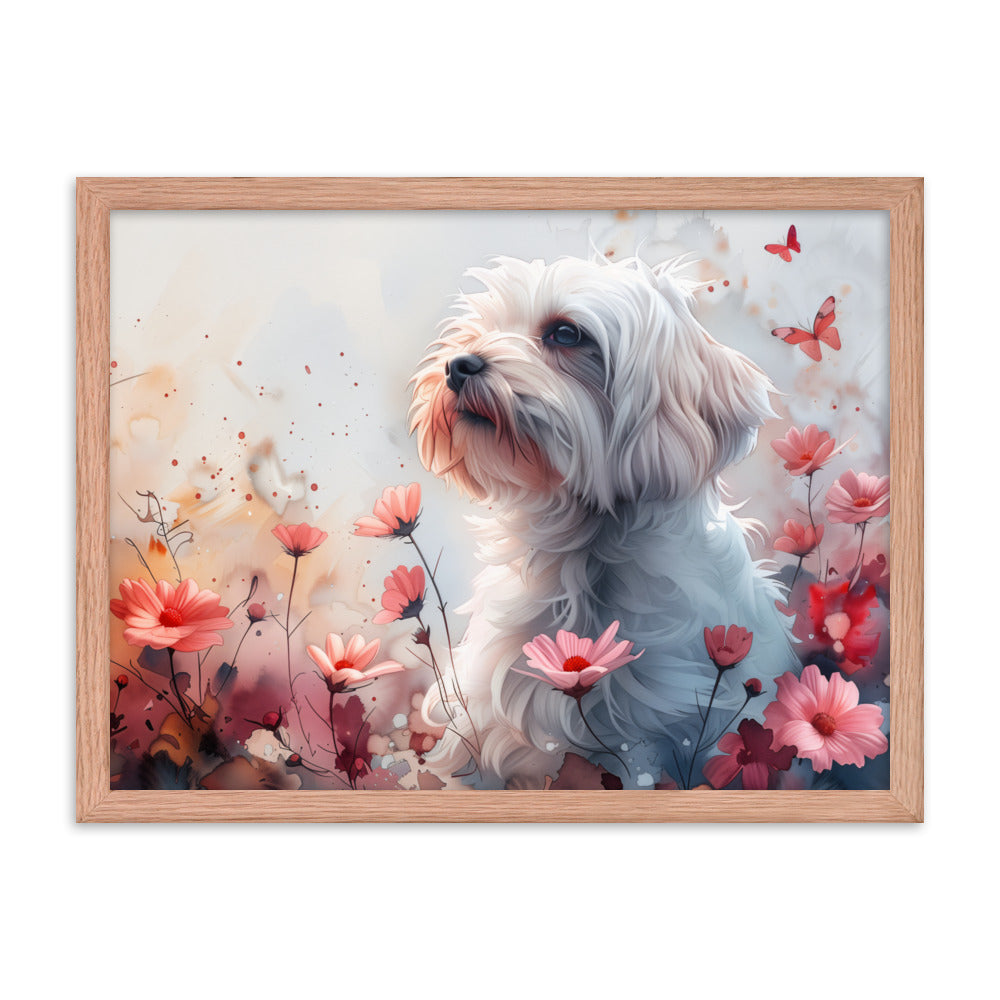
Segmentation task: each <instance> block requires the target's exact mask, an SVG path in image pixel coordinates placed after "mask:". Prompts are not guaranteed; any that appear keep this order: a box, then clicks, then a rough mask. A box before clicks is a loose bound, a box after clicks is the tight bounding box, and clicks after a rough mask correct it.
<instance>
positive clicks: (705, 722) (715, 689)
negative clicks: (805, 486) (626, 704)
mask: <svg viewBox="0 0 1000 1000" xmlns="http://www.w3.org/2000/svg"><path fill="white" fill-rule="evenodd" d="M810 478H811V477H810ZM721 680H722V671H721V670H719V669H718V668H716V674H715V684H714V685H713V686H712V694H711V697H710V698H709V699H708V708H706V709H705V718H704V719H703V720H702V723H701V732H700V733H698V742H697V743H695V745H694V753H693V754H691V764H690V766H689V767H688V776H687V787H688V788H690V787H691V778H692V776H693V775H694V762H695V761H696V760H697V759H698V754H699V752H700V751H701V741H702V740H703V739H704V738H705V728H706V727H707V726H708V717H709V715H710V714H711V712H712V702H714V701H715V696H716V694H717V693H718V690H719V681H721Z"/></svg>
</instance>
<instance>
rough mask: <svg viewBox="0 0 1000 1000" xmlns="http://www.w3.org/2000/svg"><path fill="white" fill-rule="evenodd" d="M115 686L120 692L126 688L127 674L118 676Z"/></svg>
mask: <svg viewBox="0 0 1000 1000" xmlns="http://www.w3.org/2000/svg"><path fill="white" fill-rule="evenodd" d="M115 684H117V685H118V690H119V691H121V689H122V688H127V687H128V674H119V675H118V676H117V677H116V678H115Z"/></svg>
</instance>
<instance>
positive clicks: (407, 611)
mask: <svg viewBox="0 0 1000 1000" xmlns="http://www.w3.org/2000/svg"><path fill="white" fill-rule="evenodd" d="M425 589H426V588H425V586H424V571H423V569H421V567H420V566H414V567H412V568H411V569H407V568H406V567H405V566H397V567H396V568H395V569H394V570H393V571H392V572H391V573H390V574H389V575H388V576H387V577H386V578H385V593H383V594H382V610H381V611H380V612H379V613H378V614H377V615H376V616H375V617H374V618H373V619H372V621H373V622H375V624H376V625H385V624H386V623H387V622H395V621H399V620H400V619H402V618H416V617H418V616H419V614H420V612H421V611H422V610H423V607H424V591H425Z"/></svg>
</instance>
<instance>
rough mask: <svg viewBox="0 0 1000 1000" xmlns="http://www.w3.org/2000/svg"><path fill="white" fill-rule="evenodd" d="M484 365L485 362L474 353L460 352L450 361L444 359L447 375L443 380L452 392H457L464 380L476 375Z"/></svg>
mask: <svg viewBox="0 0 1000 1000" xmlns="http://www.w3.org/2000/svg"><path fill="white" fill-rule="evenodd" d="M485 367H486V362H485V361H483V359H482V358H481V357H479V356H478V355H476V354H460V355H459V356H458V357H457V358H452V359H451V361H446V362H445V365H444V372H445V375H447V378H446V379H445V381H446V382H447V383H448V388H449V389H451V391H452V392H458V390H459V389H461V388H462V386H463V385H464V384H465V380H466V379H469V378H472V376H473V375H478V374H479V373H480V372H481V371H482V370H483V369H484V368H485Z"/></svg>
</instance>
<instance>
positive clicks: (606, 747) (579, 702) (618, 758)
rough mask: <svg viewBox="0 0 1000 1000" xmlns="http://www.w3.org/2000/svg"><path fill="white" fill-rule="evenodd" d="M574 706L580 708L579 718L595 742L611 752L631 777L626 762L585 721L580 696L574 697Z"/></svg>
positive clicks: (585, 717)
mask: <svg viewBox="0 0 1000 1000" xmlns="http://www.w3.org/2000/svg"><path fill="white" fill-rule="evenodd" d="M576 707H577V708H578V709H580V718H581V719H583V724H584V725H585V726H586V727H587V732H588V733H590V735H591V736H593V737H594V739H595V740H597V742H598V743H599V744H600V745H601V746H602V747H603V748H604V750H605V751H606V752H607V753H609V754H611V756H612V757H614V759H615V760H616V761H618V763H619V764H621V766H622V767H624V768H625V773H626V774H627V775H628V776H629V777H630V778H631V777H632V771H631V770H630V769H629V766H628V764H626V763H625V761H623V760H622V759H621V757H619V756H618V754H616V753H615V752H614V750H612V749H611V747H609V746H607V745H606V744H605V742H604V741H603V740H602V739H601V738H600V736H598V735H597V733H595V732H594V730H593V729H591V727H590V723H589V722H588V721H587V716H586V713H585V712H584V711H583V698H582V697H581V698H577V699H576Z"/></svg>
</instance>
